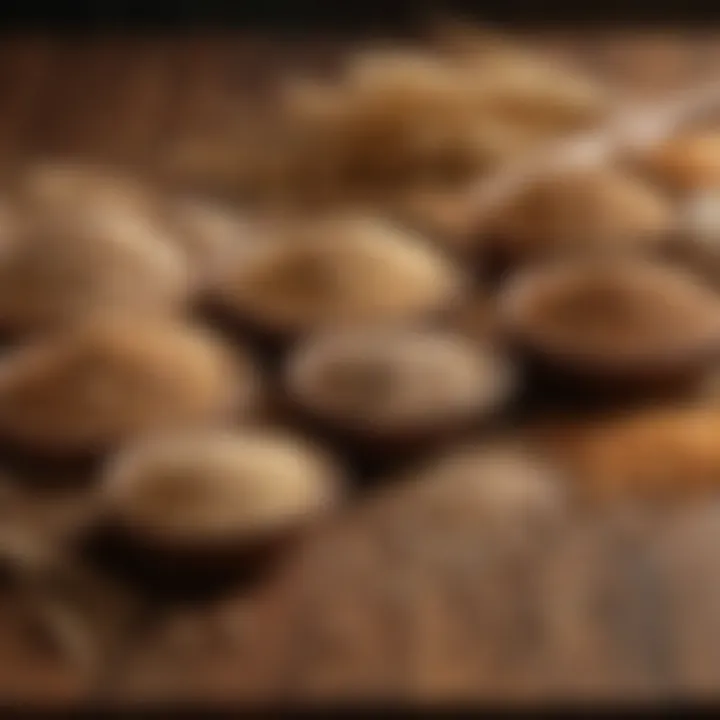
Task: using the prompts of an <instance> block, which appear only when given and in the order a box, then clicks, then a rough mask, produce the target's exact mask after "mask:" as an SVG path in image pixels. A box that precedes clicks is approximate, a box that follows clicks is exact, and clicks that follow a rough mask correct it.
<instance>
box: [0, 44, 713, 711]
mask: <svg viewBox="0 0 720 720" xmlns="http://www.w3.org/2000/svg"><path fill="white" fill-rule="evenodd" d="M535 39H537V40H539V42H540V44H541V45H544V46H545V47H547V48H548V49H550V50H552V51H553V52H558V53H560V54H566V55H567V54H569V55H570V56H574V57H576V58H578V59H579V61H581V62H582V63H586V64H588V65H591V66H593V67H594V68H595V69H596V70H597V71H599V72H600V73H602V74H604V75H605V76H606V77H608V78H609V79H611V80H613V81H615V82H618V83H621V84H622V86H623V87H624V88H625V89H627V90H629V91H631V92H637V93H641V92H642V93H648V92H651V93H652V92H662V91H663V90H669V89H672V88H675V87H678V86H680V85H682V84H683V83H687V82H689V81H693V80H699V79H702V78H707V77H712V76H713V74H717V76H720V33H714V32H710V31H707V32H702V31H695V32H693V33H686V34H684V35H682V34H673V33H671V32H668V33H663V32H661V31H655V32H654V33H653V34H645V35H642V34H637V33H630V32H627V33H612V34H608V33H601V32H599V31H598V32H594V33H588V32H586V33H584V34H582V33H571V32H557V33H546V34H545V35H544V36H542V37H540V38H535ZM341 49H342V44H341V43H340V42H339V41H337V40H333V39H328V38H320V39H315V40H312V41H311V40H306V41H302V42H301V41H297V40H296V41H293V42H290V41H277V40H275V41H273V40H272V39H267V38H258V37H244V36H242V35H239V34H222V33H218V32H215V33H210V32H205V33H202V34H201V33H185V34H176V35H174V36H162V35H151V34H146V35H140V34H138V35H135V36H129V35H126V36H121V35H117V34H116V35H111V34H107V35H102V36H101V35H87V36H85V35H77V36H70V35H65V36H49V35H21V34H18V35H6V36H4V37H3V38H2V39H1V40H0V158H1V159H2V165H3V166H4V167H5V168H10V169H11V168H12V167H13V165H14V164H15V163H16V162H22V161H24V160H26V159H28V158H38V157H40V158H44V157H58V158H65V157H73V158H74V157H82V158H91V159H98V160H103V161H107V162H117V163H122V164H129V165H132V166H136V167H139V168H145V169H153V167H154V166H155V165H157V163H159V162H160V161H161V160H162V159H165V158H167V157H168V154H169V153H171V152H172V149H173V147H177V146H181V145H182V144H184V143H185V142H187V141H189V140H192V139H194V138H202V137H204V136H210V135H212V134H213V133H214V132H216V131H217V129H218V128H219V127H222V126H223V124H224V123H227V120H228V118H232V117H234V115H235V114H236V113H239V112H242V108H243V106H244V105H246V104H247V103H248V102H250V101H251V100H250V98H252V97H253V93H257V92H262V91H263V89H265V88H267V87H268V85H269V83H271V82H272V79H273V78H274V77H276V76H277V75H278V74H279V73H280V72H282V70H283V68H287V67H291V68H293V69H294V70H297V69H299V68H308V69H310V68H312V67H318V66H321V65H322V64H324V63H326V62H327V61H328V60H329V59H331V58H333V57H337V55H338V51H339V50H341ZM15 612H16V609H15V608H13V607H5V606H0V633H2V635H3V638H4V639H3V638H0V646H2V648H3V649H2V650H1V651H0V703H1V702H2V701H3V699H5V700H10V701H15V702H26V701H29V700H31V699H34V700H35V701H37V700H38V699H40V700H41V701H43V704H47V703H49V704H53V703H64V702H67V701H68V700H70V701H73V700H78V699H83V698H86V697H87V696H88V694H92V690H93V688H88V687H87V686H86V685H85V684H84V683H83V682H82V681H80V680H78V679H77V678H76V677H75V676H74V675H73V674H72V673H66V672H65V671H62V670H59V669H56V668H54V667H53V666H52V663H51V664H50V667H46V665H47V663H45V662H44V661H41V660H37V659H36V658H34V657H33V656H32V654H30V655H28V654H27V653H25V651H24V649H23V648H22V643H20V644H18V648H19V649H17V650H16V649H15V644H14V642H13V640H12V637H13V633H14V632H15V629H16V627H17V623H16V622H15V620H14V618H15V615H14V613H15ZM3 628H8V630H7V632H3V631H2V629H3ZM696 630H697V628H696ZM245 667H246V668H250V667H252V663H248V664H246V665H245ZM111 684H112V682H111ZM121 685H122V683H121ZM34 690H35V691H36V693H37V694H35V692H34ZM33 695H34V698H33V697H32V696H33ZM221 699H222V698H221ZM224 699H232V698H231V696H230V697H228V696H226V697H225V698H224Z"/></svg>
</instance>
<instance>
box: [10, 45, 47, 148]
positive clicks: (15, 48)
mask: <svg viewBox="0 0 720 720" xmlns="http://www.w3.org/2000/svg"><path fill="white" fill-rule="evenodd" d="M53 50H54V44H53V40H52V39H51V38H48V37H43V36H32V35H9V36H5V37H3V38H2V39H1V40H0V158H3V160H4V161H5V162H8V161H11V160H12V159H16V158H18V157H21V156H22V155H23V153H24V151H25V149H26V146H27V129H28V126H29V125H30V123H31V116H32V115H33V112H34V107H35V106H36V105H38V104H39V103H41V102H42V99H43V98H42V95H43V87H45V86H47V85H48V84H49V83H50V80H51V75H52V72H53Z"/></svg>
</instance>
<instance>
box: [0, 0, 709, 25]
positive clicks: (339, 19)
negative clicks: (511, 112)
mask: <svg viewBox="0 0 720 720" xmlns="http://www.w3.org/2000/svg"><path fill="white" fill-rule="evenodd" d="M714 4H715V3H712V2H704V3H703V2H698V1H697V0H695V1H694V2H688V1H687V0H685V1H684V2H673V0H670V1H669V2H666V3H662V2H649V1H648V0H625V1H624V2H623V1H621V2H610V1H609V0H581V1H580V2H577V1H575V2H573V1H572V0H545V2H538V1H537V0H535V1H533V0H464V1H463V0H444V1H443V0H414V1H413V0H385V1H384V2H383V1H382V0H345V1H343V0H144V1H143V0H124V1H123V0H95V1H93V0H85V2H82V1H81V0H59V1H58V2H47V0H44V1H42V0H2V2H0V24H2V25H3V26H4V27H18V26H28V25H38V24H41V25H52V26H55V27H79V26H82V27H97V26H107V25H111V26H128V27H141V26H145V27H161V28H167V27H178V28H181V27H189V26H194V27H197V26H198V25H210V26H225V27H227V26H228V25H231V26H234V27H242V28H246V29H258V30H267V29H270V30H281V31H307V30H313V29H317V30H337V31H366V30H370V31H372V30H376V29H393V30H400V29H411V28H412V27H413V26H415V25H416V24H417V23H418V22H422V21H423V20H424V19H427V18H429V17H432V16H433V15H438V14H440V15H442V14H444V15H448V16H454V17H457V16H460V17H462V18H465V19H468V20H470V19H482V20H486V21H491V22H495V23H501V24H507V23H511V24H524V25H528V24H541V25H546V24H553V25H557V24H558V23H563V24H568V23H569V24H573V25H586V24H604V25H605V24H616V23H628V22H632V23H661V24H678V23H682V24H696V23H698V22H707V21H708V20H720V8H718V9H715V10H712V9H711V8H710V7H709V6H712V5H714Z"/></svg>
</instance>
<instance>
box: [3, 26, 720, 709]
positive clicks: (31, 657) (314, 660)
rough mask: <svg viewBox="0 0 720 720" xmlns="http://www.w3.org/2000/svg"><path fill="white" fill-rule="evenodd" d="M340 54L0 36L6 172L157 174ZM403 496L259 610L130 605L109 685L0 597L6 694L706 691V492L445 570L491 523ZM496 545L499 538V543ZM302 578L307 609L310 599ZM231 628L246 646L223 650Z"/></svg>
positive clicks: (670, 694)
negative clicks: (48, 645)
mask: <svg viewBox="0 0 720 720" xmlns="http://www.w3.org/2000/svg"><path fill="white" fill-rule="evenodd" d="M533 41H535V42H537V43H538V44H539V45H540V46H543V47H545V48H547V49H548V50H550V51H552V52H554V53H558V54H561V55H565V56H570V57H573V58H575V59H576V61H577V62H579V63H582V64H585V65H589V66H591V67H592V68H593V69H594V70H596V71H597V72H598V73H599V74H601V75H602V76H604V77H606V78H608V80H610V81H612V82H614V83H616V84H618V85H619V86H622V87H623V88H624V89H625V90H627V91H628V92H629V93H631V94H640V93H642V94H648V93H661V92H664V91H667V90H671V89H673V88H677V87H680V86H682V85H684V84H687V83H689V82H694V81H699V80H701V79H707V78H709V77H713V76H715V77H720V30H718V31H717V32H715V31H711V30H708V31H694V32H692V33H690V32H686V33H684V34H679V33H673V32H671V31H665V32H662V31H654V32H653V33H645V34H642V33H641V34H638V33H637V32H634V33H631V32H626V33H623V32H613V33H607V32H600V31H596V32H592V33H590V32H586V33H585V34H579V33H570V32H567V31H564V32H558V33H550V32H548V33H545V34H544V35H543V36H539V37H534V38H533ZM343 49H344V47H343V45H342V44H341V43H339V42H337V41H334V40H332V39H327V38H318V39H315V40H309V39H308V40H306V41H293V42H292V43H291V42H290V41H287V40H286V41H279V40H272V39H269V38H258V37H247V36H242V35H238V34H223V33H220V32H212V33H211V32H205V33H187V32H186V33H183V34H180V33H178V34H176V35H172V36H162V35H157V34H155V35H151V34H145V35H141V34H137V35H120V34H104V35H85V36H71V35H64V36H59V35H58V36H52V35H37V34H36V35H30V34H14V35H9V34H8V35H4V36H2V37H0V166H1V167H2V168H3V169H4V171H7V170H10V171H11V169H12V167H13V166H14V165H15V164H16V163H18V162H23V161H24V160H27V159H31V158H38V157H58V158H66V157H73V158H74V157H81V158H93V159H99V160H104V161H108V162H117V163H122V164H127V165H131V166H134V167H138V168H143V169H151V170H152V169H153V167H154V166H155V165H157V164H158V163H159V162H160V161H161V159H166V158H167V157H168V154H172V150H173V148H174V147H179V146H181V145H182V144H184V143H186V142H189V141H190V140H192V139H202V138H203V137H211V136H212V135H213V134H215V133H217V132H219V129H220V128H223V127H226V126H227V124H228V122H232V119H233V118H234V117H236V116H239V114H241V113H242V111H243V108H244V107H246V106H247V105H248V104H249V103H252V102H253V97H255V96H256V95H257V94H258V93H262V92H263V91H264V90H266V89H267V88H268V87H269V85H270V84H271V83H272V80H273V78H274V77H277V76H278V74H280V73H282V72H283V71H284V70H286V69H288V68H289V69H292V71H294V72H297V71H298V70H299V69H301V68H313V67H321V66H323V65H324V64H326V63H327V62H329V61H330V60H331V59H332V58H334V57H337V56H338V54H341V53H342V51H343ZM409 506H413V501H412V498H411V499H410V500H409ZM397 507H398V506H397V503H395V504H393V503H390V504H389V509H388V510H387V511H383V513H381V516H380V518H379V519H378V520H377V521H376V520H374V519H367V517H366V515H365V514H364V511H358V513H357V514H356V515H355V516H353V517H351V518H350V519H349V520H348V523H347V525H343V524H342V523H341V524H340V527H339V528H333V529H332V530H331V531H329V533H328V534H327V535H322V536H321V540H320V541H319V542H318V543H316V545H315V548H316V549H315V550H314V551H313V552H314V555H313V552H311V555H310V557H311V558H313V557H315V559H314V560H312V562H311V564H310V569H305V567H306V566H305V565H303V564H302V562H300V561H298V562H297V563H296V565H298V566H299V567H302V568H303V569H301V570H299V569H298V568H297V567H296V568H295V571H293V572H290V573H288V575H287V576H286V577H283V580H282V582H281V583H280V584H279V585H277V586H276V585H275V584H272V583H271V585H272V587H271V588H270V591H268V592H269V594H268V595H267V596H266V595H264V594H263V593H264V592H265V590H264V589H263V590H262V592H261V595H260V598H259V599H256V601H255V602H254V604H253V596H252V594H251V595H250V596H247V597H246V596H245V595H244V594H243V595H242V597H241V599H240V600H234V599H232V598H231V599H230V600H227V599H225V600H223V601H222V602H221V603H220V604H218V603H210V604H209V605H208V604H206V605H204V606H201V607H199V608H198V607H196V606H193V607H188V608H182V609H178V608H174V609H173V610H172V611H167V612H160V613H155V614H154V615H152V614H151V616H150V617H148V618H144V621H147V622H148V623H149V624H148V626H147V627H146V629H145V630H144V631H143V632H141V633H139V634H138V635H136V636H134V637H135V640H134V642H131V643H127V644H126V647H125V648H124V651H123V652H122V653H121V654H120V656H119V657H117V658H115V659H114V661H113V663H112V667H109V668H105V669H104V671H103V673H102V678H98V677H95V676H93V677H92V678H91V679H88V678H87V677H86V676H85V675H84V674H82V673H80V672H79V671H78V672H77V673H76V672H75V671H73V670H70V669H68V667H67V665H66V664H64V663H63V662H61V660H60V659H57V660H56V659H54V656H52V655H48V654H40V655H37V654H33V653H32V652H31V651H30V650H29V649H28V648H29V646H28V647H26V645H27V643H26V642H25V641H24V640H22V639H18V638H21V635H22V633H21V632H20V629H19V628H21V627H22V622H21V620H20V619H18V618H20V617H21V615H22V607H20V608H18V607H17V604H12V603H8V602H6V603H4V604H3V603H0V638H2V640H1V641H0V646H1V649H0V705H2V704H6V703H14V704H38V703H40V704H42V705H66V704H68V703H77V702H81V701H87V700H90V699H94V700H97V699H102V700H104V701H106V702H110V701H112V702H115V703H120V704H122V703H124V702H131V703H137V702H143V701H148V700H158V699H161V700H163V701H173V700H175V701H178V700H182V701H188V700H196V701H204V700H212V701H215V702H217V701H224V702H229V701H238V700H246V699H249V698H252V699H257V698H258V697H263V698H265V699H267V698H270V699H272V698H284V699H290V700H297V699H307V698H311V697H321V698H327V697H333V698H336V697H341V698H344V699H362V698H367V697H371V698H374V699H378V698H380V699H387V698H393V699H397V698H400V699H406V700H407V699H409V700H414V701H432V700H438V699H441V700H448V699H450V700H453V699H458V698H462V699H473V700H478V699H480V700H483V699H485V700H487V699H490V700H498V699H500V700H518V699H520V700H531V701H534V700H537V699H548V698H561V699H562V698H563V697H575V698H577V697H582V698H590V699H592V700H595V699H602V698H607V697H612V698H614V699H624V698H627V697H633V698H635V697H649V698H653V699H659V698H662V699H668V698H676V697H687V696H690V697H693V696H707V695H708V694H713V693H716V692H718V688H720V651H719V650H718V647H720V642H719V641H720V610H718V608H720V605H718V603H717V602H716V601H717V600H718V599H720V594H718V592H719V590H718V588H720V550H718V548H720V544H719V543H718V539H720V508H718V507H717V506H716V505H714V504H712V505H708V506H707V507H699V508H694V509H692V508H689V509H683V511H682V512H681V513H679V514H678V515H677V516H673V517H672V518H665V517H653V518H652V519H651V520H648V521H645V520H643V521H638V523H637V524H635V525H633V524H632V523H631V529H630V530H628V528H627V526H626V525H625V524H623V522H622V521H617V519H613V518H610V517H600V518H594V519H593V520H592V521H588V522H584V521H583V519H582V518H574V519H570V520H568V519H567V518H565V519H563V521H562V523H560V524H559V525H558V528H559V530H558V531H557V532H556V533H555V534H552V533H551V535H552V539H551V540H548V541H547V542H534V541H532V540H530V541H528V539H527V538H526V539H525V542H524V544H521V545H520V546H517V545H516V544H513V543H508V544H507V551H506V552H504V551H503V552H499V551H498V552H493V553H491V554H490V555H488V556H486V558H485V559H486V561H487V562H486V563H485V564H484V565H482V570H480V569H479V567H480V566H476V565H474V564H473V563H475V562H476V561H477V558H476V557H467V556H465V555H463V553H458V554H457V555H456V556H453V557H454V560H453V561H452V562H456V563H460V562H461V561H463V562H466V563H470V565H467V564H466V565H465V566H464V567H463V568H460V566H459V565H456V566H453V565H452V562H450V561H448V563H446V564H445V565H443V562H444V561H443V562H441V563H440V565H441V566H442V567H438V566H437V564H436V560H437V559H438V557H439V555H438V554H437V553H435V554H434V549H436V548H435V544H434V539H435V540H437V539H438V538H441V539H442V540H443V542H445V541H446V542H447V543H452V542H455V541H457V542H458V543H459V542H461V541H462V542H464V543H465V546H466V547H470V546H471V547H478V546H485V545H487V543H488V541H489V538H490V535H488V533H487V532H486V531H485V530H482V529H481V528H480V529H479V528H478V527H476V523H474V521H473V519H472V517H471V518H470V519H469V520H468V523H469V524H468V523H465V524H463V523H456V522H452V523H451V525H450V526H447V525H444V524H443V522H444V521H440V520H438V521H432V522H429V524H427V525H424V526H423V528H421V536H419V537H416V536H414V535H412V533H411V532H410V531H408V532H409V533H410V534H408V535H405V534H404V532H403V531H401V530H397V531H393V530H392V527H393V526H394V524H395V523H396V522H397V523H399V526H398V527H401V528H402V527H403V525H402V523H403V522H405V521H407V522H408V523H409V527H410V528H411V530H412V531H413V532H415V531H416V530H417V529H418V527H417V523H418V522H419V520H418V518H419V517H420V516H421V515H422V513H420V514H419V515H418V516H417V517H415V516H414V515H413V513H412V512H409V513H403V512H400V511H399V510H397ZM372 517H374V516H372ZM383 518H384V520H383ZM414 524H415V529H414V530H413V525H414ZM388 526H389V527H390V528H391V531H390V533H389V535H388V534H387V532H385V530H383V529H382V528H385V529H387V527H388ZM500 535H502V533H500ZM498 537H500V536H498ZM498 537H494V539H492V542H493V543H494V544H495V546H497V547H502V546H503V542H502V541H501V540H498ZM388 538H389V542H390V545H392V546H393V548H394V549H393V550H391V551H389V552H388V550H387V543H386V544H385V545H383V543H384V542H385V540H388ZM393 539H395V540H397V541H398V542H397V543H395V544H393V542H392V541H393ZM470 541H472V542H470ZM468 543H469V545H468ZM322 546H332V547H334V548H335V551H336V553H335V554H336V555H337V553H340V555H343V553H345V555H343V557H351V556H353V552H354V549H353V548H359V550H358V553H359V555H358V558H359V559H358V562H360V564H362V562H361V561H362V558H363V557H365V561H366V564H367V567H366V568H365V570H366V571H367V572H368V573H370V575H369V576H368V578H366V580H367V582H365V580H364V579H363V578H365V576H364V575H363V574H362V573H363V572H364V571H361V570H362V568H361V569H358V571H357V573H355V574H352V577H349V578H348V581H347V583H346V584H342V583H341V582H340V581H339V580H338V581H337V582H338V583H339V584H338V585H337V586H336V587H333V588H327V587H323V586H322V583H321V582H319V580H320V579H322V578H323V577H325V578H327V577H331V575H326V574H324V572H323V571H322V569H318V567H314V566H313V564H312V563H316V564H317V563H321V561H322V560H323V558H322V552H321V551H320V550H319V549H318V547H322ZM381 546H382V552H381V549H380V548H381ZM408 548H409V550H408ZM365 551H367V552H366V555H365V556H363V552H365ZM463 558H464V559H463ZM356 559H357V558H356ZM339 565H340V566H342V565H343V562H342V561H340V563H339ZM443 568H444V569H443ZM453 568H454V569H453ZM402 573H405V574H406V576H407V584H402V583H400V585H397V586H395V590H396V591H397V592H395V591H394V590H393V586H392V582H391V580H393V579H395V580H397V577H399V576H400V575H402ZM403 577H404V576H403ZM315 581H318V582H317V583H315ZM413 583H415V584H413ZM314 584H317V588H315V589H314V591H316V599H315V600H312V601H311V600H310V599H308V598H307V597H305V596H304V593H305V594H306V591H308V590H309V589H313V588H314ZM413 588H415V589H414V590H413ZM267 598H270V599H267ZM303 603H304V604H303ZM20 606H22V603H20ZM246 606H250V607H251V609H250V610H247V609H246ZM223 618H225V620H223ZM227 618H230V620H227ZM228 623H229V624H228ZM178 628H179V629H178ZM198 628H199V629H198ZM218 628H220V629H219V630H218ZM233 628H234V629H233ZM248 628H250V629H248ZM236 631H237V632H236ZM234 635H237V638H240V639H239V640H237V638H236V640H237V641H236V642H230V643H228V642H225V643H224V642H223V641H222V638H223V637H224V638H225V640H226V641H227V638H228V637H232V636H234ZM325 635H329V636H332V637H330V640H329V641H328V642H325V641H324V640H323V637H324V636H325ZM335 635H337V636H338V637H339V638H340V639H339V640H338V641H337V643H336V642H335V640H334V639H333V638H334V637H335ZM16 636H17V637H16ZM23 637H24V636H23ZM213 638H215V640H213ZM523 643H525V645H523Z"/></svg>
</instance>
